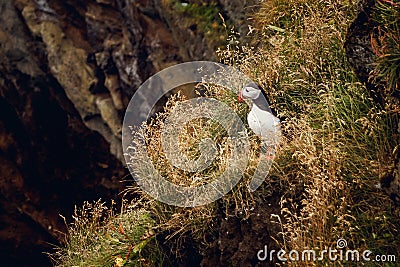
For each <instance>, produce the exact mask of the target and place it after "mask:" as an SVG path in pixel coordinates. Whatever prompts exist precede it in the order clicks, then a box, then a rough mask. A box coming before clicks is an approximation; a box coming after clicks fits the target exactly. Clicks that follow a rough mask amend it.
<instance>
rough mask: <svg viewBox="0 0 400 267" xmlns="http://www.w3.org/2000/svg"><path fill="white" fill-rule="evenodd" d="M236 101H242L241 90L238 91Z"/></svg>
mask: <svg viewBox="0 0 400 267" xmlns="http://www.w3.org/2000/svg"><path fill="white" fill-rule="evenodd" d="M238 101H239V102H243V101H244V100H243V97H242V91H240V92H239V94H238Z"/></svg>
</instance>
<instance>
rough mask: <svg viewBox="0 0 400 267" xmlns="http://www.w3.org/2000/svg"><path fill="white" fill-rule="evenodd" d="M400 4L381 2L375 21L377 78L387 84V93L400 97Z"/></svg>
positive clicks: (374, 44) (378, 4)
mask: <svg viewBox="0 0 400 267" xmlns="http://www.w3.org/2000/svg"><path fill="white" fill-rule="evenodd" d="M399 17H400V2H399V1H384V0H379V1H377V3H376V7H375V12H374V13H373V20H374V21H375V23H376V24H377V26H376V31H377V32H378V33H377V34H375V36H373V37H374V38H373V39H372V41H373V43H372V44H373V48H374V51H375V53H376V55H377V56H378V62H377V64H376V68H375V72H374V75H375V78H378V79H379V80H383V81H384V82H385V83H386V93H387V94H393V93H394V92H395V91H396V93H397V96H398V97H399V95H400V89H399V81H400V21H399Z"/></svg>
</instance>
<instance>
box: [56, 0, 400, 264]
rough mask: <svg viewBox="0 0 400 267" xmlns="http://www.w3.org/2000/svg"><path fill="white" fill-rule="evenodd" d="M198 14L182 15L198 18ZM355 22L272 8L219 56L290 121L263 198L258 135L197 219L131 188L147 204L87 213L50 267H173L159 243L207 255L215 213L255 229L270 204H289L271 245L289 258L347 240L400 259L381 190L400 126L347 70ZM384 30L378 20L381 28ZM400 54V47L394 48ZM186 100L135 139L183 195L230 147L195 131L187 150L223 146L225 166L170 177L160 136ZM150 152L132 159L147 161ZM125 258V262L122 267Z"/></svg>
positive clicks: (227, 98)
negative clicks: (252, 183)
mask: <svg viewBox="0 0 400 267" xmlns="http://www.w3.org/2000/svg"><path fill="white" fill-rule="evenodd" d="M390 6H391V7H394V6H393V5H391V4H389V6H388V5H385V8H388V7H390ZM378 7H379V8H380V10H381V12H385V13H382V14H385V15H384V18H385V22H384V23H383V24H384V25H386V26H385V27H382V30H385V33H386V34H385V36H386V37H385V38H388V39H385V40H389V39H390V38H392V39H394V40H395V41H393V42H394V44H397V45H398V39H396V38H398V35H397V37H396V36H394V34H393V36H392V37H390V38H389V36H390V35H392V28H390V27H392V26H393V25H394V24H395V23H393V19H391V18H392V17H391V15H390V16H389V15H387V14H388V13H387V11H385V10H386V9H383V8H382V7H381V6H378ZM395 7H396V8H397V4H396V5H395ZM196 8H197V7H187V8H186V9H183V11H184V12H192V13H191V14H195V11H194V10H195V9H196ZM190 9H192V10H190ZM199 10H202V9H199ZM355 10H356V6H355V3H353V2H350V1H339V0H331V1H322V0H317V1H314V0H313V1H311V0H301V1H295V0H290V1H283V0H269V1H264V2H263V3H262V7H261V9H260V11H259V12H258V13H257V14H254V23H255V24H254V25H253V27H254V29H255V30H254V32H253V37H254V41H253V43H252V44H251V45H242V44H240V41H238V40H236V39H235V38H234V37H232V38H231V40H230V42H229V45H228V46H227V47H226V48H225V49H221V50H219V51H218V53H219V56H220V58H221V61H222V62H223V63H226V64H229V65H233V66H235V67H237V68H239V69H240V70H241V71H243V72H244V73H245V74H247V75H248V76H250V77H251V78H252V79H253V80H254V81H256V82H258V83H259V84H260V85H261V86H262V87H263V88H264V89H265V92H266V93H267V94H268V96H269V99H270V102H271V105H272V106H273V107H274V108H275V109H276V110H277V111H278V113H279V116H281V117H285V121H284V123H283V124H282V130H283V133H284V136H283V137H282V141H281V143H280V147H279V150H278V151H277V155H276V156H277V157H276V159H275V163H274V165H273V167H272V170H271V171H270V174H269V176H268V177H267V179H266V181H265V182H264V184H263V185H262V187H261V188H259V189H258V190H257V191H256V192H254V193H252V194H251V193H249V191H248V182H249V179H250V178H251V177H252V173H253V172H254V168H255V166H256V164H257V160H256V158H257V153H258V150H259V148H258V145H257V144H258V142H257V137H255V136H253V135H251V145H252V148H253V150H252V154H251V159H250V162H249V164H248V167H247V169H246V173H245V175H244V179H242V180H241V182H240V183H239V184H238V185H237V187H235V189H234V190H232V191H231V192H230V193H229V194H227V195H226V196H224V197H223V198H222V199H221V200H219V201H217V202H215V203H212V204H209V205H205V206H201V207H197V208H178V207H173V206H168V205H165V204H162V203H159V202H157V201H154V200H151V199H150V198H149V197H147V196H146V195H144V194H143V193H142V192H141V191H140V190H139V189H138V188H137V187H136V186H135V185H132V187H131V188H128V192H131V193H132V195H136V196H137V195H140V196H142V198H141V199H140V200H136V203H137V204H136V206H134V207H131V208H130V209H123V210H122V212H121V213H120V214H110V215H108V216H105V220H100V216H99V215H100V214H103V213H104V212H105V210H104V209H103V206H101V205H100V206H99V204H97V205H94V206H90V205H86V206H85V207H83V208H82V213H81V214H80V215H79V216H78V215H76V216H75V217H74V219H75V222H74V224H73V225H72V226H71V227H70V231H69V238H68V240H67V245H66V246H65V247H63V248H62V249H61V250H60V251H59V252H58V253H57V254H56V255H53V256H54V257H55V258H57V259H58V261H59V264H60V266H141V264H142V265H145V266H147V265H151V266H154V265H157V264H158V265H161V264H164V265H167V264H166V261H165V262H162V260H160V259H164V257H163V253H162V246H160V245H158V243H157V237H160V236H162V239H163V242H165V243H163V245H165V244H168V247H169V248H172V249H173V250H174V251H175V253H176V257H178V258H179V256H180V253H183V252H184V251H182V250H183V247H184V246H183V244H184V243H185V241H187V240H190V242H191V245H192V246H194V247H196V249H197V250H198V251H199V252H200V253H204V251H205V249H207V248H209V247H210V246H211V244H212V241H213V240H214V239H215V235H216V233H217V231H218V220H219V219H218V218H220V217H221V214H219V216H217V215H218V214H217V212H222V213H223V214H222V217H228V216H235V217H239V218H242V219H243V220H246V219H247V218H248V216H249V215H250V214H251V213H252V210H253V207H254V206H255V205H257V203H263V201H264V200H265V198H266V197H268V196H270V195H272V194H273V195H278V196H279V197H280V203H281V207H279V209H280V212H279V213H278V214H275V216H274V217H273V218H272V219H274V218H275V220H276V223H278V224H279V225H280V226H281V227H280V229H281V231H279V232H275V233H271V235H272V237H273V239H274V240H276V242H277V243H278V245H279V246H280V247H282V248H284V249H286V250H291V249H297V250H299V251H301V250H303V249H305V248H310V249H311V248H314V249H326V248H328V247H335V242H336V240H338V239H339V238H345V239H346V240H347V241H348V248H350V249H359V250H361V251H362V250H365V249H369V250H371V251H373V253H374V255H376V254H393V255H396V256H397V257H399V256H400V232H399V230H400V229H399V227H400V215H399V211H398V210H397V211H396V208H395V207H394V206H393V203H392V202H391V200H390V199H389V197H388V196H386V195H385V194H384V193H383V192H382V191H381V190H380V189H378V188H377V187H376V184H378V183H379V179H380V177H381V176H382V175H383V174H384V173H385V172H387V171H389V169H390V168H391V165H392V163H393V161H394V155H393V151H395V149H396V147H398V146H399V140H400V137H399V133H398V132H397V131H396V128H397V122H398V120H399V114H398V112H397V113H396V111H395V110H396V107H395V108H394V107H393V106H386V107H382V108H380V107H377V106H376V105H375V104H374V102H373V100H372V99H371V97H370V96H369V92H368V91H367V89H366V88H365V86H364V85H362V84H361V83H359V82H358V81H357V79H356V76H355V74H354V73H353V71H352V69H351V68H350V66H349V65H348V62H347V60H346V56H345V51H344V48H343V45H344V41H345V35H346V31H347V29H348V26H349V25H350V23H351V22H352V20H353V19H354V17H355ZM392 11H393V10H392V9H390V12H392ZM196 12H197V11H196ZM199 12H200V11H199ZM393 12H394V11H393ZM395 12H398V11H395ZM210 14H214V13H212V12H211V13H210ZM390 14H391V13H390ZM396 14H397V22H398V13H396ZM381 18H382V17H377V18H376V19H377V20H379V21H382V20H383V18H382V19H381ZM386 19H388V20H386ZM390 21H392V22H390ZM396 27H398V26H396ZM397 29H398V28H397ZM390 40H391V39H390ZM391 42H392V41H391ZM396 42H397V43H396ZM393 49H398V46H395V45H393ZM391 51H392V50H391ZM393 51H394V50H393ZM397 51H398V50H397ZM386 54H387V53H385V55H386ZM390 54H391V55H394V53H393V52H391V53H390ZM390 58H391V57H390ZM390 58H387V57H383V58H382V61H380V67H378V70H379V73H381V74H379V75H383V76H385V77H388V78H387V81H388V85H387V86H388V90H389V88H391V89H390V90H393V88H398V78H393V77H394V76H393V75H397V77H398V65H390V64H389V63H391V62H392V61H391V59H390ZM385 61H386V63H385ZM388 64H389V65H388ZM396 64H398V63H396ZM385 66H387V67H385ZM393 66H394V67H393ZM385 68H386V69H389V70H390V71H389V72H387V71H386V70H385ZM396 71H397V72H396ZM396 73H397V74H396ZM393 86H394V87H393ZM202 89H203V91H205V92H206V94H208V95H209V96H212V97H214V98H217V99H218V100H220V101H223V102H225V103H227V104H228V105H229V106H230V107H231V108H232V109H234V110H235V111H236V112H237V113H238V114H239V116H240V117H241V118H242V119H244V118H245V114H246V113H247V112H248V108H247V106H246V105H243V104H239V103H237V101H236V96H235V95H234V94H232V93H231V92H227V91H226V90H223V89H221V88H218V87H215V86H211V85H209V86H207V85H204V86H203V88H202ZM182 100H184V98H183V97H181V96H180V95H179V94H178V95H175V96H174V97H172V98H171V99H170V101H169V102H168V104H167V107H166V110H165V113H163V114H159V115H158V117H157V118H156V119H154V121H153V122H152V123H151V124H150V125H148V126H147V127H145V128H143V129H142V131H141V132H139V133H138V134H139V135H142V136H146V144H147V146H148V153H149V156H150V158H151V159H152V162H153V164H154V166H156V167H157V169H158V170H160V172H162V174H163V176H164V177H166V178H167V179H169V180H170V181H172V182H174V183H177V184H182V185H199V184H203V183H205V182H208V181H210V180H212V179H214V177H217V176H218V175H219V174H220V173H221V172H222V171H223V169H224V163H225V162H226V158H227V154H229V153H228V152H229V148H228V146H229V140H228V139H227V138H226V132H224V131H223V130H222V129H221V127H217V126H216V125H215V124H213V123H212V122H208V121H206V120H196V121H194V122H193V123H191V124H190V126H187V130H186V131H183V132H182V134H181V136H180V138H181V139H180V143H179V144H178V145H179V146H180V147H181V148H182V150H183V151H186V153H187V154H188V156H190V157H193V158H195V157H196V156H197V155H198V150H197V149H196V147H197V144H198V141H199V140H200V139H201V138H205V137H207V138H211V139H213V140H215V141H216V142H217V143H218V154H217V159H216V162H215V163H213V164H212V165H211V167H209V168H207V169H205V170H204V171H202V172H201V173H195V174H193V173H190V172H184V171H182V170H179V169H176V168H174V167H172V166H170V164H169V163H168V162H167V160H166V158H165V156H164V155H163V153H162V147H161V143H160V135H161V128H162V125H163V121H164V120H165V118H166V117H167V116H168V114H169V113H170V112H172V110H173V109H174V107H175V106H177V105H178V104H179V102H180V101H182ZM397 109H398V107H397ZM142 152H143V151H139V152H137V154H135V156H136V157H137V158H138V159H140V155H141V154H140V153H142ZM134 163H135V162H134V160H133V164H134ZM137 172H138V174H141V172H142V173H145V172H146V168H145V167H143V166H142V167H141V166H140V165H138V168H137ZM204 177H206V179H205V180H202V179H203V178H204ZM272 184H273V186H270V185H272ZM139 207H140V209H139ZM99 210H100V211H99ZM121 225H122V227H120V226H121ZM121 229H123V230H121ZM146 233H147V234H146ZM148 233H151V234H148ZM131 246H132V249H131V252H130V253H128V251H129V250H130V249H129V248H130V247H131ZM127 255H128V256H127ZM117 258H122V259H126V258H128V261H127V262H123V263H121V265H117V262H116V259H117ZM289 264H290V265H293V266H312V265H318V264H319V265H321V266H322V265H323V266H328V265H329V266H330V265H332V264H333V263H332V262H319V263H318V262H317V263H313V262H297V263H289ZM335 264H336V265H337V266H342V265H346V263H345V262H335ZM377 266H387V265H384V264H381V265H379V264H377Z"/></svg>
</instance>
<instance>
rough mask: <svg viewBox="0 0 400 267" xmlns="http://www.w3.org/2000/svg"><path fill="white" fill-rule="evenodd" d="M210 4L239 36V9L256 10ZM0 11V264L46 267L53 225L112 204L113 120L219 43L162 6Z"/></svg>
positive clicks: (112, 3) (156, 2)
mask: <svg viewBox="0 0 400 267" xmlns="http://www.w3.org/2000/svg"><path fill="white" fill-rule="evenodd" d="M189 2H193V3H196V4H197V3H198V4H207V3H208V4H209V2H212V1H189ZM214 2H215V4H216V6H217V7H218V8H220V11H221V13H223V15H224V16H225V17H226V19H229V16H231V17H232V18H231V20H232V23H233V24H237V25H236V26H240V27H239V28H240V29H241V30H242V31H243V30H245V29H246V28H247V26H246V21H245V15H244V13H245V11H246V10H245V9H244V6H245V5H247V6H251V5H252V4H253V3H255V2H256V1H241V0H238V1H213V3H214ZM0 12H1V14H2V16H1V17H0V58H1V62H2V63H1V65H0V190H1V195H0V210H1V213H0V246H1V253H0V256H1V258H2V265H4V266H46V265H49V260H48V259H47V256H45V255H43V254H42V252H43V251H48V250H49V249H50V248H51V245H49V243H52V244H57V243H58V242H60V241H62V239H63V234H62V233H61V232H60V231H65V225H64V221H63V219H62V218H61V217H60V216H59V215H63V216H65V217H66V218H68V217H70V215H71V213H72V211H73V207H74V205H80V204H81V203H82V202H83V201H84V200H97V199H99V198H102V199H103V200H104V201H109V200H110V199H118V198H119V196H118V193H119V192H120V191H121V189H122V188H123V184H122V183H121V180H123V178H124V177H125V176H126V175H127V174H128V172H127V170H126V169H125V168H124V165H123V159H122V151H121V127H122V126H121V123H122V117H123V115H124V110H125V108H126V106H127V104H128V102H129V99H130V97H131V96H132V95H133V93H134V92H135V90H136V89H137V88H138V86H139V85H140V84H141V83H142V82H143V81H144V80H146V79H147V78H148V77H149V76H150V75H152V74H154V73H155V72H157V71H159V70H161V69H163V68H165V67H168V66H170V65H173V64H177V63H179V62H182V61H189V60H214V59H215V54H214V51H215V48H216V45H217V44H216V43H213V42H212V41H210V38H208V37H207V33H205V32H204V29H202V28H201V26H199V25H197V23H193V21H192V22H190V21H188V20H186V23H181V21H184V20H182V18H181V17H179V14H177V13H174V12H175V10H174V9H173V8H172V7H171V1H162V0H139V1H126V0H90V1H78V0H66V1H65V0H55V1H46V0H14V1H12V0H4V1H1V3H0ZM222 37H224V36H222ZM207 38H208V39H207ZM222 39H223V38H222ZM149 93H151V92H149Z"/></svg>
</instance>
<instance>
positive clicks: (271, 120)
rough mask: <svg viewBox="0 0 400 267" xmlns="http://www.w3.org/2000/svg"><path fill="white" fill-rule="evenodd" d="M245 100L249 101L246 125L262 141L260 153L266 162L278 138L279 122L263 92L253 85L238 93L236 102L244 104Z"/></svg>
mask: <svg viewBox="0 0 400 267" xmlns="http://www.w3.org/2000/svg"><path fill="white" fill-rule="evenodd" d="M246 99H248V100H250V101H251V110H250V112H249V114H248V115H247V123H248V125H249V127H250V129H251V130H252V131H253V132H254V134H256V135H257V136H259V137H260V139H261V141H263V142H262V144H263V145H262V146H261V151H262V152H264V153H265V154H266V160H272V159H274V155H275V153H274V150H275V145H276V144H277V142H278V140H279V136H280V120H279V119H278V118H277V117H276V114H273V111H272V110H271V108H270V107H269V106H268V102H267V98H266V97H265V95H264V92H263V91H262V90H261V89H260V88H259V87H258V86H257V85H256V84H255V83H249V84H247V85H246V86H244V87H243V88H242V89H241V90H240V91H239V94H238V101H239V102H244V100H246Z"/></svg>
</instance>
